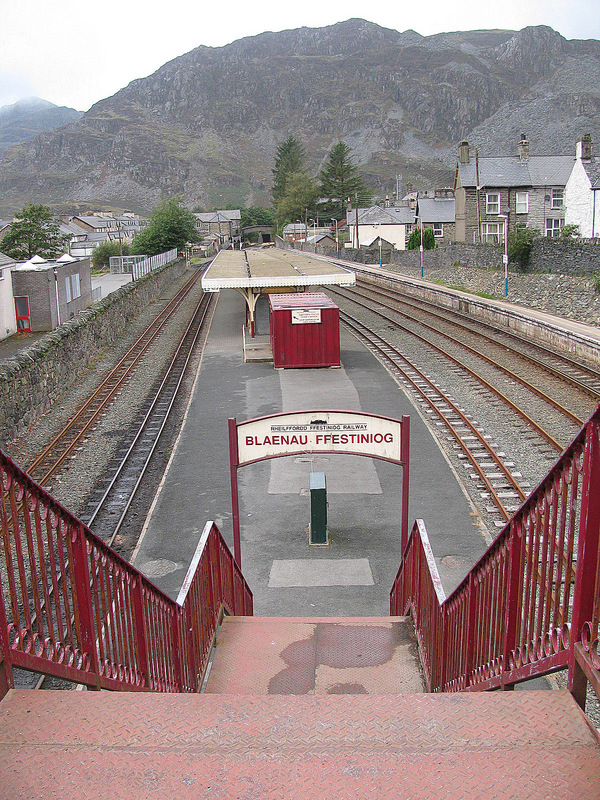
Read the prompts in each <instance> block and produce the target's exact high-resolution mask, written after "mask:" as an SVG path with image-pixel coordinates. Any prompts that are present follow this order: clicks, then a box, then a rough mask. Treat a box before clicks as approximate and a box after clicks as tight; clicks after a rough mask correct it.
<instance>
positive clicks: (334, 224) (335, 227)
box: [331, 219, 340, 258]
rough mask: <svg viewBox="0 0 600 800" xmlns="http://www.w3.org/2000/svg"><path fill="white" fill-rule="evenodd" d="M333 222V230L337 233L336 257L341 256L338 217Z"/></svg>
mask: <svg viewBox="0 0 600 800" xmlns="http://www.w3.org/2000/svg"><path fill="white" fill-rule="evenodd" d="M331 221H332V222H333V230H334V233H335V257H336V258H339V257H340V240H339V238H338V229H337V219H332V220H331Z"/></svg>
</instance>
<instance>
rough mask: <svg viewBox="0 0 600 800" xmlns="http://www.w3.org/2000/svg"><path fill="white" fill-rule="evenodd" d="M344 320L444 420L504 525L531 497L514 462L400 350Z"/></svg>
mask: <svg viewBox="0 0 600 800" xmlns="http://www.w3.org/2000/svg"><path fill="white" fill-rule="evenodd" d="M340 319H341V320H342V322H343V323H344V324H345V325H346V327H347V328H349V330H351V331H352V332H353V333H354V335H355V336H357V338H358V339H359V340H360V341H362V342H363V343H364V344H366V346H367V347H368V348H369V349H370V350H371V352H373V353H374V354H375V355H376V356H377V357H378V358H379V359H380V360H381V361H383V363H384V364H385V365H386V366H387V368H388V369H389V370H390V372H392V374H394V375H395V376H396V377H397V378H399V379H400V380H401V381H402V382H403V383H404V384H405V385H406V384H408V385H409V386H410V387H411V389H412V390H413V392H414V393H415V394H416V395H417V396H418V397H419V398H420V399H421V401H422V402H423V403H425V404H426V405H427V406H428V407H429V408H430V409H431V410H432V411H433V412H434V413H435V414H436V415H437V417H438V418H439V419H440V420H441V422H442V423H443V424H444V426H445V428H446V429H447V430H448V432H449V433H450V435H451V437H452V438H453V440H454V442H455V444H456V445H457V446H458V447H459V448H460V450H461V451H462V454H463V456H464V457H466V459H467V460H468V462H469V464H470V467H471V468H472V470H473V473H474V476H475V480H476V481H477V482H478V484H480V485H481V491H483V493H484V495H486V496H487V497H488V498H489V499H490V500H491V501H492V503H493V506H492V507H491V508H488V513H490V514H491V517H492V519H493V520H494V524H496V525H497V526H498V527H501V526H502V525H504V523H505V522H506V521H507V520H509V519H510V517H511V515H512V512H513V511H514V510H515V508H516V507H518V506H519V505H520V504H521V503H522V502H523V500H525V499H526V497H527V492H525V490H524V488H523V487H522V486H521V484H520V483H519V481H518V478H519V477H520V476H519V474H518V473H515V474H513V472H512V471H511V468H510V467H511V465H510V463H505V462H504V461H503V460H502V455H501V454H499V453H498V452H497V450H496V448H495V447H494V446H493V445H492V444H491V443H490V442H489V441H488V440H487V438H486V437H485V435H484V434H482V433H481V431H480V430H479V428H478V427H477V426H476V425H475V424H474V423H473V422H472V420H471V419H470V417H469V416H468V415H467V414H466V413H465V412H464V411H463V410H462V409H461V408H460V407H459V406H458V405H457V404H456V403H455V402H454V401H453V400H452V398H451V397H450V396H449V395H448V394H447V393H445V392H444V391H443V390H442V389H441V388H440V387H439V386H438V385H437V384H436V383H435V382H434V381H432V380H431V379H430V378H429V377H428V376H427V375H426V374H425V373H424V372H423V371H422V370H420V369H419V368H418V367H417V366H416V365H415V364H413V363H412V362H411V361H410V360H409V359H408V358H407V357H406V356H404V355H403V354H402V353H401V352H400V351H399V350H398V349H397V348H395V347H393V346H392V345H391V344H390V343H389V342H387V341H385V339H383V338H382V337H381V336H380V335H379V334H377V333H375V331H373V330H371V329H370V328H369V327H368V326H367V325H365V324H364V323H363V322H361V321H360V320H358V319H356V317H353V316H351V315H350V314H348V313H347V312H345V311H340ZM498 517H499V518H500V519H498Z"/></svg>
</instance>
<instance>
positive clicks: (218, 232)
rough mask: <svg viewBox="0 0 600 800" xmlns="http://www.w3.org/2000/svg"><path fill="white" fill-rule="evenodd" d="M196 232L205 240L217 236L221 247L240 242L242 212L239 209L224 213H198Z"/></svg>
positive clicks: (195, 213)
mask: <svg viewBox="0 0 600 800" xmlns="http://www.w3.org/2000/svg"><path fill="white" fill-rule="evenodd" d="M194 216H195V217H196V230H197V231H198V233H199V234H200V236H201V237H202V238H203V239H205V238H208V237H210V236H216V237H217V242H218V244H219V246H220V247H222V246H223V245H224V244H228V243H229V242H234V243H236V242H238V243H239V242H240V240H241V235H242V212H241V211H240V209H239V208H235V209H225V210H224V211H202V212H199V211H196V212H194Z"/></svg>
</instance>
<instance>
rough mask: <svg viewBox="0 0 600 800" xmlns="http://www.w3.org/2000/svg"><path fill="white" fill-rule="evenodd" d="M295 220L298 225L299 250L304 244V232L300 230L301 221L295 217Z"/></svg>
mask: <svg viewBox="0 0 600 800" xmlns="http://www.w3.org/2000/svg"><path fill="white" fill-rule="evenodd" d="M296 222H297V223H298V225H300V250H302V249H303V248H302V245H303V244H304V232H303V231H302V221H301V220H299V219H297V220H296Z"/></svg>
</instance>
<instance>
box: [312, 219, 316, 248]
mask: <svg viewBox="0 0 600 800" xmlns="http://www.w3.org/2000/svg"><path fill="white" fill-rule="evenodd" d="M313 237H314V240H315V241H314V245H315V253H316V252H317V222H316V220H314V219H313Z"/></svg>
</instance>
